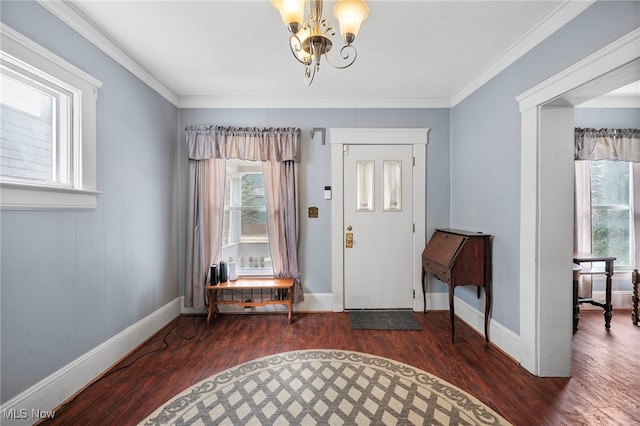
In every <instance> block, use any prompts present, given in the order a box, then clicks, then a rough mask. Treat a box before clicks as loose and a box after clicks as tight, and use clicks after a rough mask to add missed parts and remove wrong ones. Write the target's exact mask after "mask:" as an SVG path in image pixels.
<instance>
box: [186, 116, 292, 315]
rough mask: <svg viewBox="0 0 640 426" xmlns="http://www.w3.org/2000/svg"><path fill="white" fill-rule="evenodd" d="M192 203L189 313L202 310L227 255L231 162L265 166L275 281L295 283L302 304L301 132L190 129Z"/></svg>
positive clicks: (197, 126)
mask: <svg viewBox="0 0 640 426" xmlns="http://www.w3.org/2000/svg"><path fill="white" fill-rule="evenodd" d="M185 130H186V132H187V149H188V154H189V199H188V213H187V214H188V216H187V248H186V252H187V253H186V262H187V265H186V280H185V302H184V304H185V307H194V308H198V309H202V308H204V306H205V303H204V285H205V283H206V281H207V274H208V272H209V266H210V265H212V264H213V263H217V262H219V261H220V257H221V255H222V238H221V235H222V219H223V216H224V186H225V172H226V161H225V160H226V159H230V158H238V159H242V160H253V161H262V162H263V163H262V164H263V179H264V181H265V199H266V200H267V201H266V204H267V232H268V234H269V246H270V250H271V258H272V261H273V269H274V275H275V276H276V277H291V278H295V279H296V287H295V289H294V294H295V296H296V301H300V300H302V298H303V293H302V286H301V284H300V273H299V271H298V235H299V225H298V223H299V217H298V211H299V199H298V164H297V163H298V162H299V161H300V150H299V146H300V129H299V128H283V129H280V128H268V129H257V128H236V127H220V126H217V127H214V126H203V125H196V126H188V127H187V128H186V129H185Z"/></svg>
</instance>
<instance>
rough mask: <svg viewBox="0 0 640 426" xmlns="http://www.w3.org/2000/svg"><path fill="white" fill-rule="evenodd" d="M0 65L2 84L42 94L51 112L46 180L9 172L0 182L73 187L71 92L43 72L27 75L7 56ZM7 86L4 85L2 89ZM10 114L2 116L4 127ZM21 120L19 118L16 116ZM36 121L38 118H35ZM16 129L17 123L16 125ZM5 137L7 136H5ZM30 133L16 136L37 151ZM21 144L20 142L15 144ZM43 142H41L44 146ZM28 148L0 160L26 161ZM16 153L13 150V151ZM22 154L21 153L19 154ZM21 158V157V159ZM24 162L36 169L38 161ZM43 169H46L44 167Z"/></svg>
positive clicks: (7, 105)
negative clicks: (49, 104)
mask: <svg viewBox="0 0 640 426" xmlns="http://www.w3.org/2000/svg"><path fill="white" fill-rule="evenodd" d="M3 59H4V61H3V64H2V66H1V67H0V73H1V74H2V76H1V77H2V80H3V83H4V84H11V83H13V84H16V85H20V86H22V88H23V89H26V90H29V91H31V92H33V94H34V95H37V94H39V95H41V96H42V97H48V98H49V99H50V100H51V106H50V107H49V111H50V116H51V117H50V121H49V122H48V123H47V125H48V126H47V128H48V130H49V131H50V136H49V137H48V139H49V141H48V142H47V143H48V145H47V148H48V149H49V152H50V154H49V157H50V158H49V163H48V165H47V166H48V167H49V169H50V172H49V173H48V178H45V177H44V176H43V175H42V174H40V176H38V174H37V172H32V173H31V176H19V175H16V174H15V172H14V174H11V173H2V174H1V179H2V180H3V181H5V182H24V183H36V184H39V185H52V186H61V187H69V188H71V187H74V177H75V173H74V163H75V162H74V161H73V156H74V152H75V151H76V149H74V145H75V144H74V132H73V127H72V114H73V110H74V106H73V105H74V93H73V92H71V91H70V90H68V89H67V88H65V87H62V86H61V85H60V84H58V82H57V80H56V79H54V78H53V77H51V76H48V75H46V74H44V73H39V75H36V74H34V73H32V72H30V71H29V70H27V69H24V68H22V67H20V66H18V65H17V64H16V63H15V61H14V62H12V61H9V60H8V55H3ZM5 87H6V86H5ZM2 103H3V105H4V106H5V107H7V108H12V109H16V110H19V108H16V107H15V106H12V105H10V104H7V103H5V102H2ZM16 114H20V112H17V111H16ZM25 115H29V116H33V117H36V116H35V115H34V114H32V113H30V112H24V113H23V117H22V118H25V117H24V116H25ZM9 117H10V115H8V114H6V115H5V114H3V119H2V121H3V127H8V126H7V125H8V124H9V123H8V122H5V120H8V119H9ZM14 118H17V119H20V117H15V116H14ZM34 120H37V118H34ZM15 124H16V125H17V126H18V127H19V126H20V123H19V122H18V123H15ZM33 124H34V123H27V125H28V127H32V125H33ZM27 132H28V133H31V131H30V130H27ZM6 136H7V137H8V138H9V137H10V135H8V134H7V135H6ZM34 136H35V135H33V134H25V133H22V134H20V133H18V135H17V138H19V139H27V138H28V139H29V141H31V142H32V143H30V145H29V146H31V147H32V148H31V150H34V149H37V148H36V144H37V143H34V142H33V141H34V139H33V137H34ZM16 142H17V143H20V142H21V141H16ZM43 142H44V140H41V143H43ZM41 148H42V149H47V148H45V146H44V145H41ZM28 149H29V148H28V147H26V148H25V147H23V150H20V149H17V151H18V154H16V156H15V157H6V156H5V155H2V154H0V157H2V158H4V159H5V161H6V162H7V164H9V163H10V162H12V161H13V162H16V161H20V160H23V159H24V158H28V156H29V152H28ZM14 151H15V150H14ZM21 153H22V154H21ZM21 157H22V158H21ZM26 163H28V164H29V165H31V168H32V169H33V168H35V167H37V162H35V160H26ZM45 167H46V166H45ZM9 170H10V168H9V167H8V166H7V168H6V169H4V171H5V172H9Z"/></svg>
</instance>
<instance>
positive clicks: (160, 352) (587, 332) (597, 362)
mask: <svg viewBox="0 0 640 426" xmlns="http://www.w3.org/2000/svg"><path fill="white" fill-rule="evenodd" d="M414 315H415V318H416V319H417V320H418V322H419V323H420V324H421V326H422V328H423V330H422V331H372V330H351V328H350V324H349V316H348V314H347V313H326V314H324V313H311V314H303V313H298V314H295V317H294V320H295V322H294V323H293V324H292V325H287V318H286V316H285V315H221V316H219V317H218V319H216V320H215V321H214V322H213V323H212V324H211V325H210V326H208V327H207V325H206V322H205V320H204V317H201V316H180V317H179V318H177V319H176V320H175V321H173V322H172V323H171V324H169V325H168V326H167V327H165V328H164V329H163V330H162V331H160V332H159V333H158V334H157V335H155V336H154V337H152V338H151V339H149V340H148V341H147V342H145V343H144V344H143V345H141V346H140V347H139V348H138V349H137V350H136V351H134V352H133V353H131V354H130V355H129V356H127V357H126V358H125V359H123V360H122V361H121V362H120V363H119V364H118V365H117V366H115V367H114V368H113V369H112V370H111V371H110V372H109V373H107V374H106V375H105V376H103V377H102V378H101V379H100V380H97V381H96V382H94V383H93V384H92V385H90V386H89V387H88V388H86V389H85V390H84V391H82V392H80V393H79V394H77V395H76V396H75V397H74V398H72V399H70V400H69V401H67V402H66V403H65V405H64V406H62V407H58V409H57V410H56V417H55V418H54V419H53V420H47V421H46V422H45V423H46V424H52V425H63V424H92V425H98V424H100V425H130V424H137V423H138V422H139V421H141V420H143V419H144V418H145V417H146V416H147V415H149V414H150V413H151V412H152V411H153V410H155V409H156V408H158V407H159V406H160V405H162V404H163V403H165V402H166V401H168V400H169V399H170V398H171V397H173V396H174V395H176V394H177V393H179V392H181V391H182V390H184V389H185V388H187V387H189V386H190V385H193V384H195V383H196V382H198V381H200V380H203V379H205V378H207V377H208V376H210V375H212V374H214V373H217V372H219V371H221V370H224V369H226V368H229V367H232V366H234V365H237V364H240V363H243V362H246V361H250V360H252V359H255V358H258V357H262V356H265V355H269V354H274V353H278V352H285V351H291V350H296V349H319V348H328V349H344V350H353V351H359V352H366V353H370V354H376V355H379V356H383V357H388V358H392V359H395V360H398V361H401V362H404V363H407V364H410V365H413V366H416V367H418V368H420V369H423V370H425V371H428V372H430V373H432V374H434V375H436V376H438V377H440V378H442V379H444V380H446V381H448V382H450V383H452V384H454V385H456V386H458V387H459V388H461V389H463V390H465V391H467V392H469V393H470V394H472V395H474V396H475V397H477V398H478V399H480V400H481V401H483V402H485V403H486V404H487V405H489V406H490V407H491V408H493V409H494V410H496V411H497V412H498V413H500V414H501V415H502V416H503V417H505V418H506V419H507V420H508V421H510V422H512V423H513V424H514V425H625V426H626V425H634V424H636V425H637V424H640V386H639V384H640V327H635V326H633V324H632V323H631V319H630V314H629V312H628V311H622V310H616V311H615V312H614V316H613V320H612V327H611V331H610V332H606V331H605V329H604V319H603V316H602V311H585V310H583V311H582V313H581V315H582V319H581V320H580V330H579V332H578V334H577V335H575V336H574V339H573V349H574V350H573V376H572V377H571V378H539V377H535V376H533V375H531V374H529V373H528V372H527V371H526V370H524V369H523V368H522V367H520V366H519V365H517V364H516V363H515V362H514V361H513V360H512V359H510V358H509V357H507V356H505V355H504V354H503V353H501V352H500V351H499V350H498V349H496V348H495V347H493V346H492V345H488V344H485V342H484V338H483V337H482V336H480V335H479V334H477V333H476V332H475V331H474V330H472V329H471V328H470V327H468V326H466V325H465V324H464V323H462V321H459V320H458V321H457V322H456V343H455V344H452V343H451V336H450V331H449V330H450V329H449V318H448V312H428V313H425V314H423V313H415V314H414ZM165 342H166V344H165ZM143 354H147V355H143ZM141 356H142V357H141ZM140 357H141V358H140ZM136 359H137V361H135V362H134V360H136ZM132 362H134V363H133V364H132V365H130V366H128V367H125V366H127V365H129V364H131V363H132Z"/></svg>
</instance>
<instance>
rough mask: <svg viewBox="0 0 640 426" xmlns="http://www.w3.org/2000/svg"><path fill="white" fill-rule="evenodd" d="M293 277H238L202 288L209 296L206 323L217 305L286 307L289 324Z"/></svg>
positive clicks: (291, 317) (291, 309) (214, 313)
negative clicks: (234, 279)
mask: <svg viewBox="0 0 640 426" xmlns="http://www.w3.org/2000/svg"><path fill="white" fill-rule="evenodd" d="M293 283H294V279H293V278H238V279H237V280H236V281H225V282H221V283H219V284H217V285H207V286H205V287H204V289H205V290H206V292H207V295H208V296H209V313H208V315H207V325H208V324H209V323H210V322H211V319H212V318H215V317H216V316H217V314H218V305H236V306H266V305H285V306H287V307H288V314H289V324H291V323H292V322H293Z"/></svg>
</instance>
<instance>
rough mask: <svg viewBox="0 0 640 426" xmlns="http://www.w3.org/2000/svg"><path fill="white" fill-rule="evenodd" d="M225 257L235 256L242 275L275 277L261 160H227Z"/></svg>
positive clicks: (223, 240) (223, 251)
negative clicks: (268, 234) (270, 249)
mask: <svg viewBox="0 0 640 426" xmlns="http://www.w3.org/2000/svg"><path fill="white" fill-rule="evenodd" d="M222 258H223V259H226V260H228V259H229V258H233V259H234V261H235V262H236V268H237V271H238V275H239V276H242V275H245V276H246V275H260V276H273V268H272V266H271V255H270V251H269V238H268V236H267V218H266V208H265V199H264V186H263V183H262V171H261V166H260V163H259V162H255V161H245V160H227V179H226V185H225V199H224V219H223V235H222Z"/></svg>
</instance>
